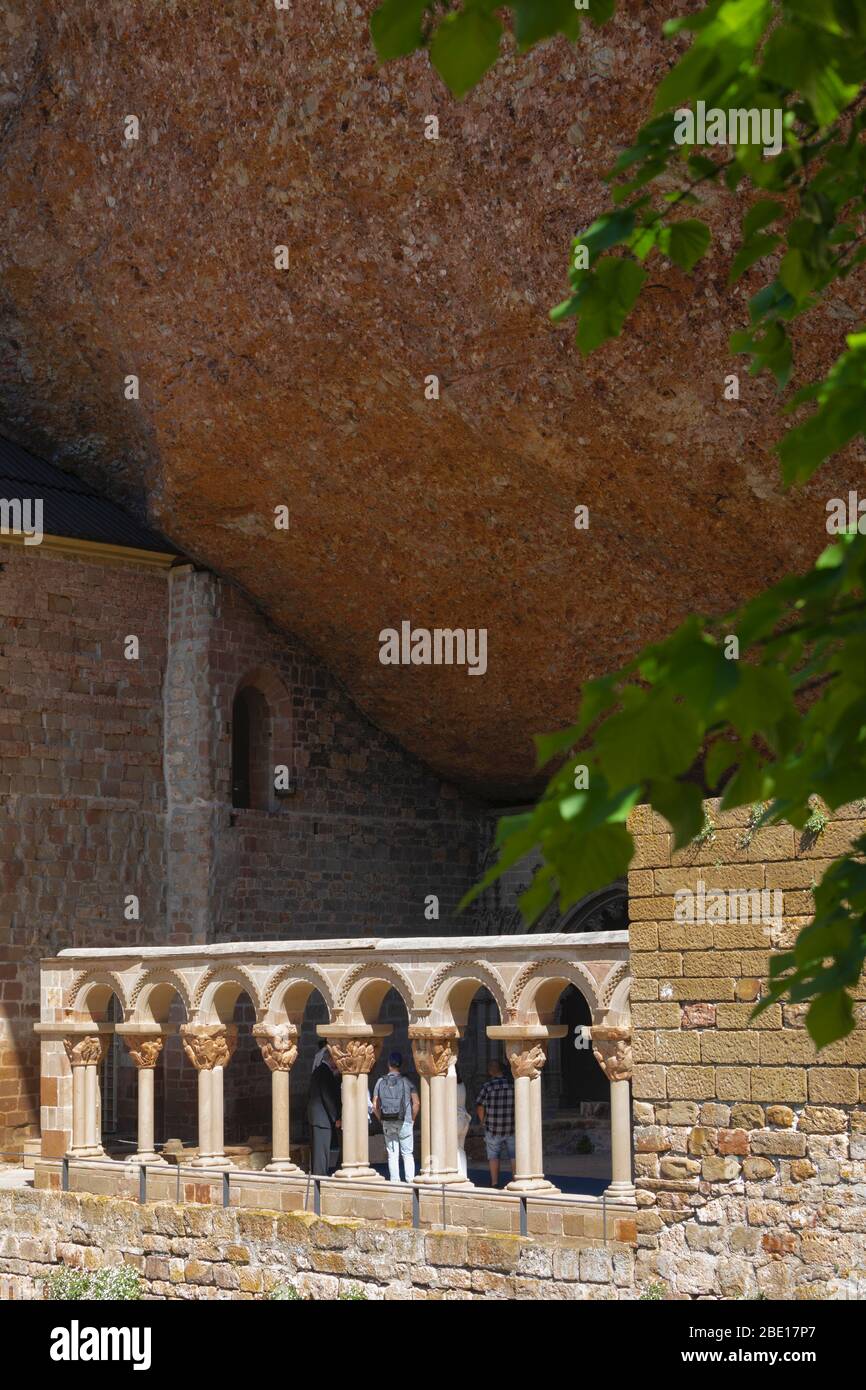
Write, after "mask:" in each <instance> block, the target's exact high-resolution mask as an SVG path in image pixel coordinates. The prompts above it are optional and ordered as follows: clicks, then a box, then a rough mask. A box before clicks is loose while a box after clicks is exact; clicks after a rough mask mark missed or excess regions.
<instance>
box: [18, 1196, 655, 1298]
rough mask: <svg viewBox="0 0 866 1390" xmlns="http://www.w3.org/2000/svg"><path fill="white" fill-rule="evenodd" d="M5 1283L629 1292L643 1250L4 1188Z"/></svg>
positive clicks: (219, 1291)
mask: <svg viewBox="0 0 866 1390" xmlns="http://www.w3.org/2000/svg"><path fill="white" fill-rule="evenodd" d="M0 1229H2V1230H3V1233H4V1234H3V1235H2V1237H0V1289H5V1290H6V1293H5V1296H6V1297H9V1298H33V1297H35V1296H37V1294H38V1289H39V1281H40V1280H41V1279H43V1278H45V1277H46V1276H47V1275H49V1274H50V1273H51V1271H52V1270H53V1269H56V1268H57V1267H58V1266H59V1265H71V1266H73V1267H77V1268H82V1269H88V1270H93V1269H98V1268H101V1267H103V1266H106V1265H107V1266H112V1265H119V1264H124V1263H125V1264H129V1265H131V1266H132V1267H133V1268H135V1269H137V1270H138V1271H139V1273H140V1274H141V1276H142V1279H143V1281H144V1285H145V1290H146V1296H147V1297H151V1298H160V1299H162V1298H168V1299H212V1298H217V1299H261V1298H266V1297H267V1296H268V1294H269V1293H270V1292H271V1291H272V1290H273V1289H275V1288H277V1287H278V1286H280V1285H284V1284H290V1285H291V1286H292V1287H294V1288H295V1289H296V1290H297V1292H298V1293H299V1294H300V1295H301V1296H302V1297H307V1298H317V1299H333V1298H338V1297H339V1296H340V1295H341V1294H346V1293H349V1292H355V1291H359V1290H360V1291H362V1292H363V1293H364V1294H365V1295H366V1296H367V1297H368V1298H370V1299H407V1300H408V1299H412V1300H414V1299H421V1300H427V1299H480V1298H507V1299H515V1298H517V1299H557V1300H559V1299H616V1298H634V1297H636V1296H637V1291H636V1290H635V1289H634V1287H633V1277H634V1252H633V1249H632V1247H631V1246H630V1245H628V1244H626V1243H624V1242H620V1241H609V1242H608V1243H607V1244H605V1243H603V1242H600V1241H598V1240H590V1239H581V1238H579V1237H578V1238H573V1239H570V1240H563V1239H562V1238H560V1239H559V1240H554V1239H552V1238H546V1239H545V1238H539V1237H538V1236H536V1237H535V1238H534V1239H531V1240H530V1239H525V1238H521V1237H520V1236H517V1235H514V1234H510V1233H486V1234H475V1233H472V1232H466V1231H441V1230H440V1231H437V1230H413V1229H412V1228H411V1227H409V1228H407V1227H405V1226H385V1225H382V1224H379V1225H372V1224H367V1223H366V1222H364V1221H358V1220H353V1221H349V1220H340V1219H337V1218H334V1217H326V1216H314V1215H313V1214H311V1213H309V1212H303V1211H295V1212H288V1211H283V1212H277V1211H269V1210H262V1209H247V1208H234V1207H232V1208H227V1209H224V1208H221V1207H207V1206H187V1207H184V1206H177V1205H175V1204H173V1203H168V1202H165V1203H153V1204H146V1205H144V1206H139V1205H137V1204H136V1203H134V1202H131V1201H126V1200H123V1199H122V1198H118V1197H104V1196H98V1195H96V1194H93V1193H77V1192H50V1191H45V1190H26V1191H17V1192H2V1191H0Z"/></svg>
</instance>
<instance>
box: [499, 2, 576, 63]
mask: <svg viewBox="0 0 866 1390" xmlns="http://www.w3.org/2000/svg"><path fill="white" fill-rule="evenodd" d="M513 9H514V36H515V38H516V39H517V44H518V47H519V48H520V50H521V52H525V51H526V49H528V48H532V46H533V44H536V43H540V42H541V40H542V39H548V38H550V37H551V36H552V35H553V34H565V35H566V37H567V38H569V39H572V40H573V39H576V38H577V37H578V35H579V34H580V16H579V13H578V11H577V10H576V9H575V8H574V0H514V4H513Z"/></svg>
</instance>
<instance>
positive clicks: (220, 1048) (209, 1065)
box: [180, 1023, 238, 1168]
mask: <svg viewBox="0 0 866 1390" xmlns="http://www.w3.org/2000/svg"><path fill="white" fill-rule="evenodd" d="M180 1037H181V1042H182V1043H183V1050H184V1052H185V1053H186V1055H187V1057H188V1058H189V1060H190V1061H191V1062H192V1064H193V1066H194V1067H195V1069H196V1071H197V1072H198V1158H194V1159H193V1160H192V1166H193V1167H196V1168H231V1167H232V1161H231V1159H230V1158H226V1153H225V1136H224V1134H223V1071H224V1070H225V1068H226V1067H227V1066H228V1064H229V1062H230V1061H231V1058H232V1055H233V1053H234V1050H235V1048H236V1047H237V1043H238V1030H237V1028H235V1027H234V1025H233V1024H228V1023H212V1024H199V1023H183V1024H181V1029H180Z"/></svg>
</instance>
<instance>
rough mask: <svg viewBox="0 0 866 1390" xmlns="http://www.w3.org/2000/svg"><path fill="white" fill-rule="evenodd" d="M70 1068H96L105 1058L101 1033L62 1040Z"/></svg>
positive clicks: (104, 1041)
mask: <svg viewBox="0 0 866 1390" xmlns="http://www.w3.org/2000/svg"><path fill="white" fill-rule="evenodd" d="M63 1046H64V1047H65V1048H66V1055H67V1057H68V1058H69V1065H70V1066H71V1067H96V1066H98V1065H99V1063H100V1062H101V1061H102V1059H103V1057H104V1056H105V1046H106V1039H105V1037H104V1036H103V1035H102V1034H101V1033H85V1034H84V1037H71V1038H64V1039H63Z"/></svg>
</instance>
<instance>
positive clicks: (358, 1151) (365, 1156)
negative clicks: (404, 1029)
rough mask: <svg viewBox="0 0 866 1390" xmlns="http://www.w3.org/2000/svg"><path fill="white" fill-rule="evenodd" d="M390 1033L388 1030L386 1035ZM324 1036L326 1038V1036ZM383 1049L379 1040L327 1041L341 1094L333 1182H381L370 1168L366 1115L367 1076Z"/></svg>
mask: <svg viewBox="0 0 866 1390" xmlns="http://www.w3.org/2000/svg"><path fill="white" fill-rule="evenodd" d="M390 1031H391V1030H390V1029H388V1032H390ZM325 1036H327V1035H325ZM381 1047H382V1039H381V1037H368V1036H362V1037H351V1036H344V1037H339V1038H335V1037H329V1038H328V1051H329V1052H330V1054H331V1056H332V1058H333V1059H334V1065H335V1067H336V1068H337V1071H338V1072H339V1073H340V1077H341V1086H342V1093H343V1114H342V1117H341V1125H342V1130H343V1161H342V1163H341V1164H340V1167H339V1168H338V1169H337V1171H336V1173H335V1174H334V1177H335V1178H354V1179H360V1180H362V1181H364V1182H381V1181H383V1178H382V1175H381V1173H377V1172H376V1170H375V1168H371V1167H370V1126H369V1118H368V1115H367V1096H368V1094H369V1091H368V1088H369V1084H370V1082H369V1077H370V1072H371V1071H372V1069H373V1066H374V1065H375V1062H376V1058H377V1057H378V1055H379V1051H380V1049H381Z"/></svg>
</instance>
